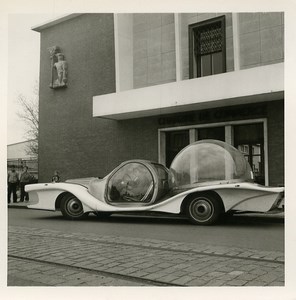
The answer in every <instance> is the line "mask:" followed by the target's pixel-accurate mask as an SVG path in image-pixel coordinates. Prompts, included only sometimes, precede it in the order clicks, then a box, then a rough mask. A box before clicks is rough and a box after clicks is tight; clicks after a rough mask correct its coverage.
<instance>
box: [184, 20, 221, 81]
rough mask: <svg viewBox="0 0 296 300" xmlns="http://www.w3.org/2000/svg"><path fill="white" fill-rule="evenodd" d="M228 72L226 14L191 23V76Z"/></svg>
mask: <svg viewBox="0 0 296 300" xmlns="http://www.w3.org/2000/svg"><path fill="white" fill-rule="evenodd" d="M224 72H226V50H225V16H221V17H217V18H214V19H210V20H206V21H203V22H199V23H195V24H191V25H189V76H190V78H195V77H203V76H208V75H214V74H219V73H224Z"/></svg>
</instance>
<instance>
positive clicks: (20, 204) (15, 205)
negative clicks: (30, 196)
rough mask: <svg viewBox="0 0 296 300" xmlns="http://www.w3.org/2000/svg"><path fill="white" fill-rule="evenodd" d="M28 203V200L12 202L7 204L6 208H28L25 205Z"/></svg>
mask: <svg viewBox="0 0 296 300" xmlns="http://www.w3.org/2000/svg"><path fill="white" fill-rule="evenodd" d="M28 204H30V203H28V202H26V203H12V204H8V208H26V209H27V208H28V207H27V205H28Z"/></svg>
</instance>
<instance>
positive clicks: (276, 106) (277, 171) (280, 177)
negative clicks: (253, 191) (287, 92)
mask: <svg viewBox="0 0 296 300" xmlns="http://www.w3.org/2000/svg"><path fill="white" fill-rule="evenodd" d="M267 117H268V160H269V164H268V168H269V185H271V186H278V185H283V184H284V183H285V168H284V167H285V159H284V153H285V149H284V146H285V133H284V126H285V123H284V101H274V102H271V103H269V105H268V116H267Z"/></svg>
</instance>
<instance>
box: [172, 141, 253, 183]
mask: <svg viewBox="0 0 296 300" xmlns="http://www.w3.org/2000/svg"><path fill="white" fill-rule="evenodd" d="M170 169H171V172H172V174H173V181H174V185H175V186H178V187H180V186H186V185H192V184H197V185H198V184H206V183H209V184H210V183H211V184H213V181H218V182H241V181H251V182H252V181H253V173H252V170H251V167H250V165H249V164H248V162H247V161H246V159H245V157H244V156H243V154H242V153H241V152H240V151H239V150H237V149H236V148H234V147H233V146H231V145H229V144H227V143H224V142H222V141H217V140H201V141H198V142H195V143H192V144H190V145H189V146H187V147H186V148H184V149H183V150H182V151H181V152H179V153H178V155H177V156H176V157H175V159H174V160H173V162H172V164H171V167H170Z"/></svg>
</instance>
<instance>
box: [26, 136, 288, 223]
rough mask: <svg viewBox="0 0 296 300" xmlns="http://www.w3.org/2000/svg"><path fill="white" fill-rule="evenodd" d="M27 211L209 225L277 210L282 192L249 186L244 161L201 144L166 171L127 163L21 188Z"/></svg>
mask: <svg viewBox="0 0 296 300" xmlns="http://www.w3.org/2000/svg"><path fill="white" fill-rule="evenodd" d="M26 191H27V192H29V196H30V202H31V203H32V204H29V205H28V207H29V208H34V209H44V210H52V211H56V210H60V211H61V212H62V214H63V216H64V217H66V218H67V219H72V220H74V219H80V218H82V217H85V216H86V215H87V214H88V213H94V214H96V215H98V216H108V215H111V214H112V213H122V212H123V213H124V212H137V213H140V212H147V211H149V212H163V213H171V214H182V215H185V216H187V218H188V219H189V220H190V221H191V222H192V223H194V224H201V225H209V224H213V223H215V222H217V221H218V219H219V217H220V216H222V215H223V214H226V213H230V212H239V211H247V212H269V211H273V210H277V209H279V205H280V203H281V202H282V201H283V198H284V188H282V187H265V186H261V185H258V184H255V183H254V182H253V173H252V171H251V168H250V166H249V164H248V162H247V161H246V159H245V157H244V156H243V154H242V153H241V152H239V151H238V150H237V149H236V148H234V147H232V146H230V145H228V144H226V143H224V142H221V141H216V140H202V141H198V142H196V143H193V144H190V145H189V146H187V147H185V148H184V149H183V150H181V151H180V152H179V154H178V155H177V156H176V157H175V159H174V160H173V162H172V164H171V167H170V169H168V168H166V167H165V166H163V165H161V164H159V163H156V162H152V161H146V160H129V161H125V162H123V163H122V164H120V165H119V166H118V167H117V168H115V169H114V170H113V171H112V172H111V173H110V174H108V175H107V176H105V177H104V178H103V179H99V178H82V179H72V180H67V181H66V182H61V183H39V184H31V185H27V186H26Z"/></svg>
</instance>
